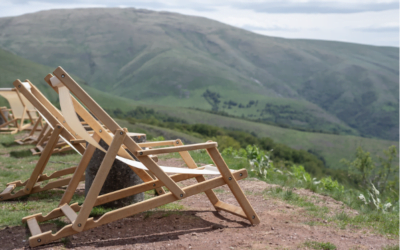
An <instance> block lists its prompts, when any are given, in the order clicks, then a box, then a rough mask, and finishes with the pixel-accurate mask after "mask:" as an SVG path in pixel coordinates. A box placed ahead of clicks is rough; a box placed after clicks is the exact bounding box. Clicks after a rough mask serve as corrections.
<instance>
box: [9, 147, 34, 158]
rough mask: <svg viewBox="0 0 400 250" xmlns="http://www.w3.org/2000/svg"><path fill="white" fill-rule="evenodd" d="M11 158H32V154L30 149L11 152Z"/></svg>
mask: <svg viewBox="0 0 400 250" xmlns="http://www.w3.org/2000/svg"><path fill="white" fill-rule="evenodd" d="M10 156H11V157H14V158H24V157H29V156H32V152H31V151H30V150H29V149H24V150H18V151H10Z"/></svg>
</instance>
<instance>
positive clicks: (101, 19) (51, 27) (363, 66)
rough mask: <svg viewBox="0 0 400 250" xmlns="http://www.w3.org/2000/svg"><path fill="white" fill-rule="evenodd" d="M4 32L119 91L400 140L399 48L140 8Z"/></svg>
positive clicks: (2, 22)
mask: <svg viewBox="0 0 400 250" xmlns="http://www.w3.org/2000/svg"><path fill="white" fill-rule="evenodd" d="M49 20H51V22H49ZM0 31H1V32H0V47H2V48H5V49H7V50H9V51H12V52H13V53H15V54H17V55H20V56H22V57H24V58H27V59H30V60H32V61H35V62H38V63H41V64H43V65H47V66H51V67H56V66H59V65H62V66H63V67H64V68H65V69H66V70H67V71H69V72H70V73H72V74H74V75H77V76H79V77H80V78H81V79H83V80H84V81H85V82H86V83H87V84H88V85H89V86H92V87H95V88H97V89H99V90H102V91H105V92H108V93H111V94H114V95H117V96H120V97H126V98H129V99H133V100H141V101H143V102H146V103H149V104H159V105H167V106H176V107H196V108H201V109H206V110H215V111H217V110H218V111H224V112H227V113H229V114H231V115H235V116H239V117H241V116H244V117H246V118H249V119H254V120H260V121H265V122H267V123H273V124H284V125H286V126H290V127H294V128H302V129H308V130H317V131H319V130H322V131H329V132H333V133H339V134H351V135H362V136H368V137H376V138H384V139H389V140H398V135H399V123H398V121H399V109H398V104H399V99H398V94H399V85H398V80H399V72H398V69H399V56H398V55H399V49H398V48H392V47H376V46H367V45H359V44H349V43H341V42H329V41H316V40H299V39H282V38H274V37H267V36H262V35H258V34H254V33H251V32H248V31H245V30H241V29H238V28H234V27H231V26H228V25H225V24H222V23H219V22H216V21H213V20H209V19H206V18H200V17H192V16H184V15H180V14H175V13H167V12H154V11H146V10H136V9H132V8H126V9H76V10H52V11H43V12H38V13H34V14H27V15H23V16H19V17H7V18H0Z"/></svg>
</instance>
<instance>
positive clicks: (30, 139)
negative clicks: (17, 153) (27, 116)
mask: <svg viewBox="0 0 400 250" xmlns="http://www.w3.org/2000/svg"><path fill="white" fill-rule="evenodd" d="M46 125H47V124H45V125H44V121H43V118H42V116H41V115H39V117H38V118H37V119H36V121H35V123H34V124H33V127H32V129H31V131H30V132H29V134H28V135H27V136H25V137H24V138H21V139H18V140H15V142H16V143H18V144H20V145H27V144H36V143H37V142H39V141H40V139H41V138H42V137H41V136H42V135H43V134H42V131H43V132H44V130H45V126H46ZM39 127H40V128H39ZM39 131H40V134H39V135H38V136H35V133H36V132H39Z"/></svg>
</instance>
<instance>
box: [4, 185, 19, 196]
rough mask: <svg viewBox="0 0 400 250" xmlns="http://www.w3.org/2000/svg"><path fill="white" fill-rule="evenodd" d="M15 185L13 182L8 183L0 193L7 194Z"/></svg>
mask: <svg viewBox="0 0 400 250" xmlns="http://www.w3.org/2000/svg"><path fill="white" fill-rule="evenodd" d="M15 187H16V185H15V184H11V185H8V186H7V188H6V189H4V191H3V192H1V194H0V195H2V194H8V193H11V192H12V191H13V190H14V188H15Z"/></svg>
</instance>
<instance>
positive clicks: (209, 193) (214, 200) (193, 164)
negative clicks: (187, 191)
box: [174, 139, 220, 211]
mask: <svg viewBox="0 0 400 250" xmlns="http://www.w3.org/2000/svg"><path fill="white" fill-rule="evenodd" d="M176 141H177V143H176V144H174V145H183V143H182V141H181V140H180V139H178V140H176ZM179 154H180V155H181V157H182V159H183V161H184V162H185V163H186V165H187V166H188V168H191V169H194V168H197V165H196V162H195V161H194V160H193V158H192V156H191V155H190V154H189V152H188V151H182V152H179ZM196 180H197V182H199V183H200V182H203V181H205V180H206V178H204V176H203V175H199V176H196ZM205 193H206V195H207V197H208V199H209V200H210V202H211V204H213V206H214V208H215V209H216V210H217V211H219V210H220V209H219V208H218V207H216V206H215V204H217V203H218V202H219V199H218V197H217V195H216V194H215V193H214V191H212V190H211V189H210V190H207V191H205Z"/></svg>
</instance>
